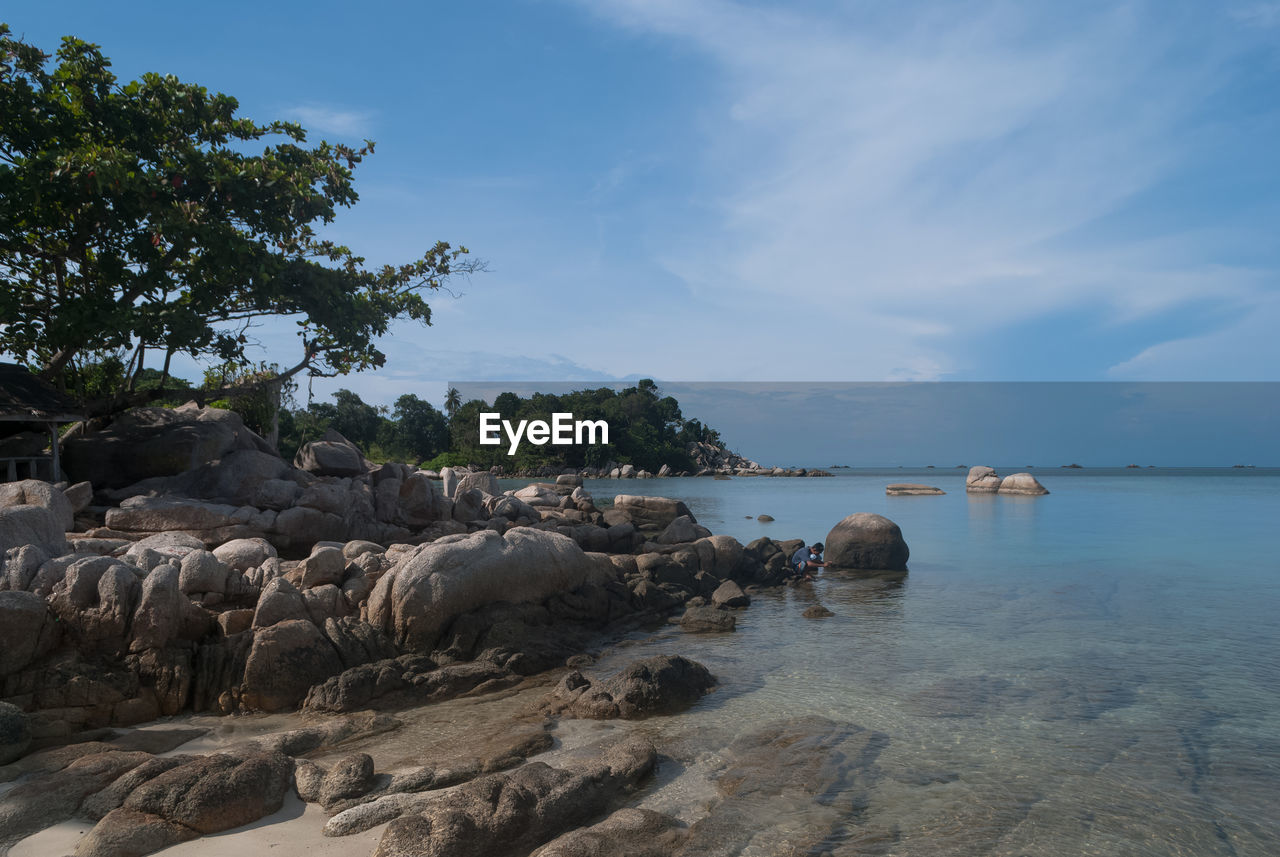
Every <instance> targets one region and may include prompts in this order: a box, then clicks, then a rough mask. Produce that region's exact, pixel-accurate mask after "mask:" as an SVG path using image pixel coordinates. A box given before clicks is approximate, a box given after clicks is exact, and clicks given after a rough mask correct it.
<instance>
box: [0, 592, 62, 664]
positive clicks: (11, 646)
mask: <svg viewBox="0 0 1280 857" xmlns="http://www.w3.org/2000/svg"><path fill="white" fill-rule="evenodd" d="M58 636H59V628H58V625H57V624H56V622H55V621H53V617H51V616H50V615H49V610H48V608H47V607H46V606H45V601H44V599H43V598H41V597H40V596H39V595H36V594H35V593H33V592H0V679H2V678H4V677H5V676H7V675H10V674H11V673H16V672H18V671H19V670H22V669H24V668H26V667H27V666H28V665H30V664H31V663H32V662H34V661H35V660H36V659H37V658H41V657H44V656H45V655H47V654H48V653H49V652H50V651H51V650H52V649H53V647H54V646H55V645H56V644H57V642H58Z"/></svg>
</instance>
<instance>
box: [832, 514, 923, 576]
mask: <svg viewBox="0 0 1280 857" xmlns="http://www.w3.org/2000/svg"><path fill="white" fill-rule="evenodd" d="M825 547H826V553H825V558H826V561H827V565H829V566H836V567H839V568H858V569H882V570H890V571H904V570H905V569H906V567H907V559H908V557H909V556H910V555H911V551H910V550H909V549H908V547H907V543H906V541H905V540H904V539H903V538H902V530H901V529H900V528H899V527H898V525H897V524H895V523H894V522H893V521H890V520H889V519H888V518H885V517H883V516H881V515H875V514H870V513H867V512H858V513H856V514H853V515H850V516H849V517H847V518H845V519H844V520H842V521H841V522H840V523H838V524H836V525H835V526H834V527H832V528H831V532H829V533H827V540H826V545H825Z"/></svg>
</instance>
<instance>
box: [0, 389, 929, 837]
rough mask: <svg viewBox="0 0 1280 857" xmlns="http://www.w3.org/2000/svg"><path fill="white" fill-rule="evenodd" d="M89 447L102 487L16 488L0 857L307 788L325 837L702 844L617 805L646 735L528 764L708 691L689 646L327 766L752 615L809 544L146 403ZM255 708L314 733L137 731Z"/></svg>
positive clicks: (8, 535) (648, 502)
mask: <svg viewBox="0 0 1280 857" xmlns="http://www.w3.org/2000/svg"><path fill="white" fill-rule="evenodd" d="M65 460H66V467H67V470H68V472H69V473H70V474H71V475H72V477H73V478H76V479H78V480H79V481H77V482H74V483H72V484H65V483H64V484H61V485H57V486H55V485H50V484H48V483H44V482H38V481H31V480H29V481H25V482H18V483H11V484H7V485H3V486H0V556H2V557H3V565H2V566H0V766H3V767H0V854H2V853H4V852H5V851H7V850H8V849H9V848H10V847H11V846H13V845H14V844H15V843H17V842H19V841H20V840H22V839H23V838H25V837H27V836H30V835H31V834H33V833H36V832H38V831H40V830H43V829H45V828H48V827H50V826H52V825H56V824H58V823H59V822H62V821H64V820H67V819H72V818H78V819H84V820H88V821H90V822H93V824H92V826H91V829H89V830H88V832H87V833H86V835H85V836H84V837H83V838H81V839H80V840H79V841H78V843H77V844H76V845H75V852H76V853H77V854H80V855H142V854H147V853H151V852H153V851H156V850H159V849H160V848H163V847H167V846H169V845H172V844H174V843H177V842H183V841H188V840H191V839H195V838H198V837H200V836H205V835H208V834H211V833H217V832H220V831H224V830H229V829H232V828H237V827H240V826H243V825H246V824H249V823H251V822H254V821H256V820H258V819H260V818H263V817H264V816H268V815H271V814H272V813H274V812H277V811H278V810H279V809H280V807H281V805H282V802H283V801H284V800H285V799H286V796H287V795H296V796H297V797H299V798H300V799H301V800H303V801H307V802H311V803H316V804H319V805H320V806H322V807H323V808H324V810H325V812H326V813H329V814H330V815H331V818H330V820H329V822H327V823H326V825H325V831H324V832H325V834H326V835H344V834H351V833H355V832H358V831H364V830H369V829H372V828H375V827H378V826H380V825H385V830H384V831H383V832H382V834H381V838H380V841H379V844H378V846H377V848H376V851H375V853H377V854H381V855H399V854H451V855H453V854H472V853H474V854H489V855H491V854H512V855H516V854H519V855H524V854H529V853H531V852H532V851H534V849H539V848H540V849H542V850H541V851H539V852H538V853H541V854H553V853H554V854H560V853H565V854H568V853H573V854H578V853H637V854H639V853H659V852H658V851H652V850H649V851H645V850H643V849H642V850H634V848H632V846H627V847H628V848H631V849H632V850H625V851H624V850H614V851H609V850H608V849H606V850H605V851H600V850H599V848H602V847H604V846H603V845H600V843H610V842H613V843H617V842H622V841H631V840H633V839H634V837H635V836H636V835H638V834H639V832H641V831H647V832H648V833H646V834H645V835H646V837H647V838H646V839H645V842H646V843H648V845H646V846H645V847H649V846H650V845H651V846H653V847H657V845H656V843H665V845H663V846H662V847H663V848H665V849H667V850H665V851H662V852H661V853H675V849H677V848H678V847H682V846H679V843H680V842H682V841H684V840H685V839H686V838H687V837H688V836H689V831H686V830H683V829H681V827H680V825H678V824H677V823H676V822H675V821H674V819H670V818H664V817H656V814H646V813H638V812H637V811H626V810H623V811H622V812H621V813H615V814H614V815H609V812H610V811H611V810H612V809H614V808H615V807H617V806H619V805H621V803H622V802H623V801H624V799H625V795H626V794H627V793H628V792H629V791H630V790H632V789H633V788H635V786H636V785H637V784H638V783H639V782H640V781H642V780H643V779H644V778H645V777H646V776H647V775H648V773H649V772H650V771H651V770H652V768H653V765H654V759H655V753H656V750H655V748H654V747H653V746H651V745H649V744H647V743H646V742H645V741H644V740H643V739H637V738H635V737H634V736H631V737H628V738H626V739H624V740H619V741H614V742H612V743H606V744H602V745H601V746H599V747H597V748H595V749H594V750H592V751H591V752H589V753H587V754H586V755H584V756H583V757H582V758H579V759H577V760H576V761H574V762H573V763H572V764H565V765H561V766H557V767H553V766H550V765H547V764H545V763H542V762H526V761H525V760H526V759H528V757H530V756H533V755H536V754H538V753H541V752H543V751H545V750H546V749H548V747H549V746H550V739H549V737H548V729H549V728H551V724H554V723H555V722H560V721H563V720H564V719H566V718H584V717H585V718H593V719H601V718H603V719H609V718H635V717H645V716H650V715H653V714H658V713H671V712H673V711H677V710H680V709H681V708H684V707H687V706H689V705H691V704H693V703H694V702H696V701H697V699H698V698H699V697H701V696H702V695H703V694H704V693H706V692H708V691H710V690H711V689H712V688H713V687H714V685H715V678H714V676H712V675H711V674H710V673H709V672H708V671H707V670H706V669H705V668H704V667H703V666H701V665H699V664H696V663H693V662H691V661H687V660H685V659H683V658H680V657H679V656H670V657H666V658H662V659H657V660H653V661H650V662H639V663H636V664H633V665H632V666H631V667H629V668H627V669H625V670H623V672H622V673H620V674H619V675H617V676H614V677H613V678H610V679H607V680H602V679H598V678H597V679H592V678H589V677H587V676H586V675H584V674H583V673H581V672H579V671H570V672H568V673H566V674H564V675H563V676H561V677H560V678H559V680H558V683H557V684H556V685H555V686H554V687H553V688H550V689H549V690H548V691H546V692H545V693H543V692H542V691H539V694H540V695H539V699H540V701H538V702H537V703H536V704H530V705H528V706H526V709H527V710H525V711H523V712H522V713H521V714H520V716H519V717H517V718H515V719H513V721H512V723H511V724H510V725H511V728H509V729H507V730H505V731H504V732H503V733H502V734H499V735H496V736H494V741H493V742H490V743H492V744H494V746H489V747H482V746H476V747H474V748H473V752H472V753H471V754H470V755H469V756H468V757H467V758H463V759H458V758H455V759H452V760H450V761H449V762H448V764H441V763H440V762H439V760H424V763H423V764H421V765H419V766H418V767H417V768H411V769H409V770H396V771H393V772H382V771H379V770H378V769H377V768H376V766H375V765H374V763H373V761H372V759H371V757H370V756H368V755H367V754H366V755H360V754H354V755H349V756H344V757H343V758H341V759H340V760H339V761H338V762H337V763H335V764H333V765H331V766H330V767H328V768H324V767H321V766H319V765H317V764H316V763H314V762H311V761H309V759H310V758H314V757H316V756H317V755H324V754H326V753H329V754H332V753H333V752H336V750H338V749H340V748H342V747H343V746H345V745H346V744H347V743H349V742H352V741H356V740H367V739H369V737H370V736H372V735H378V734H382V733H387V732H391V731H394V730H397V729H399V728H400V726H401V721H400V720H399V719H398V718H399V713H400V712H404V711H409V710H413V709H416V708H418V707H421V706H424V705H427V704H438V703H442V702H444V701H447V700H459V699H470V698H488V697H492V696H493V695H495V694H502V693H505V692H512V691H513V689H517V688H526V687H529V686H530V683H531V682H532V683H533V684H534V685H535V686H536V685H537V684H538V683H539V682H545V681H546V680H547V679H546V677H547V676H549V675H551V674H550V673H548V672H547V671H549V670H563V669H564V668H565V666H566V665H568V666H570V667H572V666H574V665H575V663H576V662H577V661H576V659H580V658H581V653H582V652H583V651H584V650H586V649H588V648H589V647H590V645H591V641H592V640H594V639H598V638H599V636H600V635H601V634H602V633H604V632H610V631H612V632H618V631H620V630H624V629H626V628H634V627H642V626H645V625H654V624H658V623H662V622H664V621H667V620H668V617H671V618H672V619H674V618H675V617H677V616H678V617H680V618H679V622H680V626H681V627H682V628H685V629H686V630H687V631H690V632H706V631H712V632H724V631H730V630H732V629H733V627H734V612H735V611H737V610H741V609H743V608H744V607H745V606H746V605H748V604H749V603H750V596H751V593H752V592H753V591H756V590H757V589H759V588H760V587H769V586H776V585H780V584H782V583H783V582H784V580H785V570H786V563H787V557H788V556H789V555H790V553H791V552H792V551H793V550H795V549H796V548H797V547H799V546H800V544H801V543H800V541H799V540H792V541H775V540H772V539H768V538H761V539H757V540H756V541H754V542H752V543H750V544H748V545H742V544H741V543H739V542H737V541H736V540H735V539H733V538H731V537H728V536H717V535H713V534H711V533H710V532H709V531H708V530H706V528H704V527H702V526H701V525H699V524H698V522H697V520H696V519H695V517H694V515H693V514H692V513H691V511H690V510H689V509H688V508H687V507H686V506H685V505H684V504H683V503H681V502H679V501H677V500H670V499H665V498H661V497H645V496H636V495H619V496H617V497H615V498H613V501H612V503H611V504H602V505H601V506H597V504H596V502H595V500H594V499H593V498H592V496H591V495H590V494H589V493H588V492H587V491H586V490H585V489H584V487H583V484H582V478H581V476H580V475H577V474H561V475H559V476H558V477H557V478H556V479H555V481H553V482H542V483H534V484H531V485H529V486H527V487H525V488H522V489H520V490H517V491H508V492H501V491H499V490H498V486H497V482H496V479H495V476H494V474H493V473H490V472H479V473H471V472H466V471H456V470H449V469H446V470H445V471H444V472H443V473H441V474H440V475H439V476H440V478H439V479H438V480H437V479H434V478H432V474H428V473H424V472H422V471H418V470H416V469H415V468H411V467H408V466H406V465H399V464H387V465H382V466H374V465H371V464H370V463H369V462H367V461H366V460H365V459H364V457H363V455H362V454H361V452H360V450H359V449H358V448H356V447H355V446H354V445H353V444H351V443H349V442H347V441H346V440H345V439H344V438H342V437H341V436H340V435H336V434H330V435H327V436H325V437H324V438H322V439H320V440H318V441H315V442H312V443H309V444H307V445H305V446H304V447H303V448H302V449H301V450H300V451H299V453H298V456H297V457H296V459H295V460H294V462H292V463H289V462H286V461H283V460H281V459H280V458H279V457H278V456H276V455H274V454H273V453H272V452H271V451H270V449H269V448H268V447H267V445H266V444H265V443H263V442H262V440H261V439H260V438H258V437H256V436H255V435H253V434H252V432H249V431H248V430H247V429H246V428H245V427H244V426H243V424H242V423H241V422H240V420H239V418H238V417H236V415H235V414H233V413H230V412H227V411H219V410H217V409H213V408H197V407H195V406H188V407H186V408H180V409H177V410H175V411H163V410H161V409H143V410H140V411H135V412H132V413H131V414H130V415H128V416H127V417H126V418H124V419H121V420H118V421H117V422H116V423H115V424H113V425H112V426H111V427H109V428H108V429H107V430H105V431H101V432H98V433H95V434H93V435H88V434H83V433H80V434H73V435H72V436H71V437H70V438H69V439H68V441H67V443H66V456H65ZM854 518H858V520H854ZM863 518H865V519H866V520H863ZM873 519H875V520H873ZM886 524H887V525H888V526H886ZM837 530H840V533H839V534H838V533H837V531H836V530H833V533H832V537H829V541H833V542H834V543H837V544H838V545H840V546H841V547H840V550H841V551H842V556H847V557H848V561H847V564H848V565H849V566H850V567H859V563H865V562H873V563H874V562H880V561H884V562H886V563H888V564H886V565H883V566H882V567H885V568H899V567H901V566H902V564H903V563H905V559H906V551H905V543H902V545H901V548H900V549H898V548H896V547H895V541H894V540H895V539H896V540H897V541H901V534H900V532H897V528H896V526H893V525H892V522H884V519H879V518H878V516H861V517H859V516H853V517H852V518H849V519H846V520H845V521H844V522H841V524H840V525H838V527H837ZM864 530H865V534H866V538H867V540H868V541H867V546H866V547H865V549H861V548H858V547H857V544H858V543H859V535H858V533H859V532H861V531H864ZM850 545H852V547H851V546H850ZM260 712H276V713H279V714H282V715H289V716H298V714H295V712H300V713H301V716H303V717H304V718H306V719H307V720H306V722H307V724H308V725H305V726H303V727H300V728H298V729H293V730H286V731H284V732H280V733H278V734H274V735H272V736H269V737H264V738H261V739H257V740H252V741H247V742H241V743H240V744H237V745H233V746H230V747H226V748H223V749H221V750H220V751H219V752H215V753H211V754H185V755H183V754H178V755H174V754H173V753H172V752H170V751H172V750H173V749H174V748H177V747H180V746H181V745H183V744H184V743H186V742H187V741H189V740H190V739H191V738H192V737H193V735H192V734H190V732H189V730H183V729H164V728H156V727H154V726H148V727H147V728H146V729H143V730H137V729H135V728H132V727H137V726H139V725H143V724H149V723H151V722H152V721H155V720H156V719H157V718H162V717H172V716H176V715H185V716H189V715H192V714H200V713H208V714H213V715H220V716H226V715H233V714H245V713H260ZM197 734H199V733H197ZM473 743H474V742H473ZM464 755H465V754H464ZM6 783H13V785H12V786H8V785H5V784H6ZM450 787H456V788H450ZM517 806H518V807H519V809H518V810H517V809H515V807H517ZM601 819H603V820H601ZM649 834H652V835H651V836H650V835H649ZM563 837H569V839H568V840H565V841H562V838H563ZM557 843H558V844H557ZM592 843H594V844H592ZM610 847H612V846H610ZM635 847H640V846H635ZM592 848H595V849H596V850H591V849H592ZM584 849H585V850H584ZM688 853H696V852H688Z"/></svg>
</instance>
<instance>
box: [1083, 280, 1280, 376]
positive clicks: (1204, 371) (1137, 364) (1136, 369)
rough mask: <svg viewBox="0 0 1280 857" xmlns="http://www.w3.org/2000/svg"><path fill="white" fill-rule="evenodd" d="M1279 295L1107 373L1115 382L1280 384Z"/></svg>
mask: <svg viewBox="0 0 1280 857" xmlns="http://www.w3.org/2000/svg"><path fill="white" fill-rule="evenodd" d="M1278 329H1280V295H1272V296H1270V297H1268V298H1267V299H1265V300H1263V301H1261V302H1260V303H1258V304H1257V305H1255V306H1254V307H1252V308H1251V310H1250V311H1249V312H1247V313H1245V314H1244V315H1242V316H1240V317H1238V318H1237V319H1235V320H1234V321H1232V322H1229V323H1227V324H1223V325H1221V326H1219V327H1218V328H1216V329H1214V330H1211V331H1209V332H1207V333H1202V334H1199V335H1196V336H1188V337H1183V338H1179V339H1174V340H1170V341H1168V342H1162V343H1160V344H1158V345H1153V346H1151V347H1150V348H1146V349H1143V350H1142V351H1141V352H1140V353H1139V354H1137V355H1136V356H1134V357H1133V358H1132V359H1130V360H1126V361H1125V362H1123V363H1120V364H1118V365H1116V366H1113V367H1111V368H1110V369H1109V370H1108V371H1107V376H1108V377H1109V378H1111V379H1112V380H1116V381H1280V337H1277V336H1276V330H1278Z"/></svg>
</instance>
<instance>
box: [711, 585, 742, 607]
mask: <svg viewBox="0 0 1280 857" xmlns="http://www.w3.org/2000/svg"><path fill="white" fill-rule="evenodd" d="M749 604H751V598H750V596H748V595H747V593H745V592H743V591H742V587H741V586H739V585H738V584H736V583H734V582H733V581H732V580H726V581H725V582H724V583H722V584H720V585H719V586H718V587H716V590H715V592H712V593H711V606H713V607H746V606H748V605H749Z"/></svg>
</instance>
